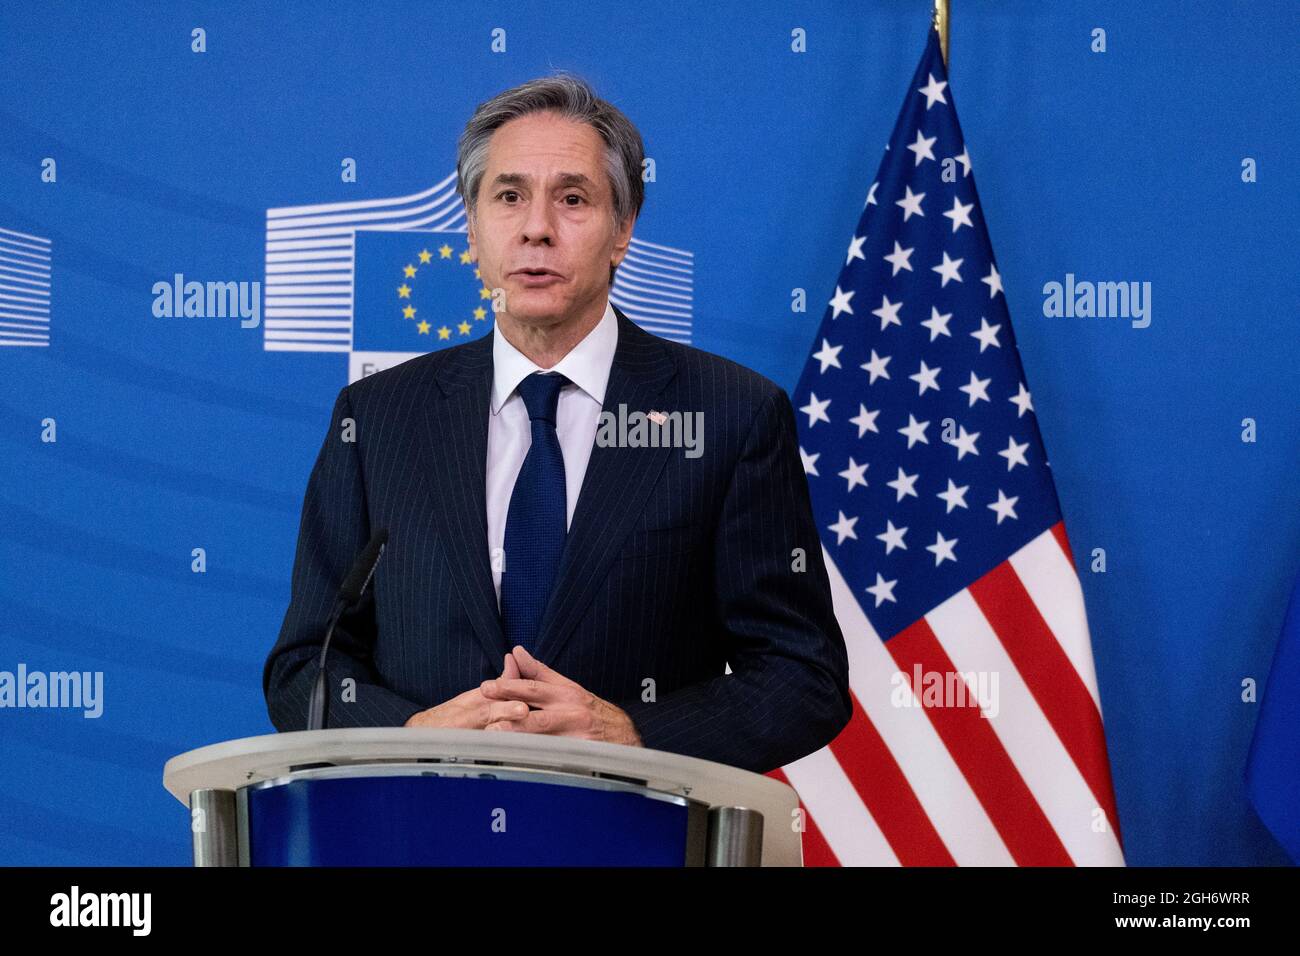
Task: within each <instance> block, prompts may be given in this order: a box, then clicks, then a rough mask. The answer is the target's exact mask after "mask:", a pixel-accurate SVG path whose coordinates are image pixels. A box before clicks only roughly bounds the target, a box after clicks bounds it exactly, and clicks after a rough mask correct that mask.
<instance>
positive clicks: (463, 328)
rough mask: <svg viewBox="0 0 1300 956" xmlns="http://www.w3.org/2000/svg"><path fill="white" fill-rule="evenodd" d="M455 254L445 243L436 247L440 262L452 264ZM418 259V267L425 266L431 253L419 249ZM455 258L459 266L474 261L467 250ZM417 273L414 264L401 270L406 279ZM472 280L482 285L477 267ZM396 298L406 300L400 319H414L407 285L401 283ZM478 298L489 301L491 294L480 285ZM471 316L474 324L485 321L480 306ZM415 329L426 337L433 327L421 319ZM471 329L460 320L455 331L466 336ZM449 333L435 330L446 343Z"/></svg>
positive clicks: (430, 259) (463, 250) (409, 288)
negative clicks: (458, 261) (457, 259)
mask: <svg viewBox="0 0 1300 956" xmlns="http://www.w3.org/2000/svg"><path fill="white" fill-rule="evenodd" d="M455 252H456V250H455V249H453V248H452V247H451V246H449V245H447V244H446V243H443V244H442V245H441V246H439V247H438V259H439V260H440V261H441V260H444V259H445V260H447V261H449V262H454V261H455V260H453V259H452V255H453V254H454V253H455ZM418 258H419V260H420V266H427V265H429V264H430V263H431V262H433V253H432V252H430V251H429V250H428V249H421V250H420V254H419V256H418ZM457 258H459V259H460V264H461V265H469V263H471V262H473V261H474V257H473V256H471V255H470V252H469V250H468V249H462V250H461V252H460V253H459V255H458V256H457ZM418 271H419V266H417V265H415V264H414V263H411V262H408V263H407V264H406V266H405V267H404V268H403V269H402V274H403V276H404V277H405V278H406V279H414V278H415V274H416V273H417V272H418ZM474 278H475V279H478V280H479V282H480V283H482V281H483V276H482V275H480V273H479V270H478V267H477V266H475V267H474ZM397 297H398V298H399V299H406V300H407V302H406V306H405V308H403V309H402V318H404V319H414V318H415V313H416V308H415V306H413V305H411V302H410V299H411V287H410V286H409V285H408V284H407V283H405V282H403V283H402V284H401V285H399V286H398V287H397ZM478 297H479V298H480V299H490V298H492V292H491V290H490V289H488V288H487V287H486V286H483V285H480V286H479V290H478ZM473 316H474V321H475V322H483V321H485V320H486V319H487V310H486V309H484V308H483V306H481V305H480V306H479V307H478V308H477V309H475V310H474V312H473ZM415 327H416V329H418V330H419V333H420V334H421V335H428V334H429V333H430V332H431V331H432V330H433V326H431V325H430V324H429V323H428V322H426V321H424V320H423V319H421V320H420V321H419V322H418V323H416V326H415ZM473 328H474V327H473V326H472V325H471V324H470V323H469V321H468V320H462V321H461V322H460V323H459V324H458V325H457V326H456V331H457V332H458V333H459V334H460V335H465V336H468V335H469V333H470V331H471V330H472V329H473ZM451 331H452V330H451V328H449V327H448V326H446V325H443V326H441V327H439V328H438V329H437V332H438V338H439V340H441V341H447V340H448V339H450V338H451Z"/></svg>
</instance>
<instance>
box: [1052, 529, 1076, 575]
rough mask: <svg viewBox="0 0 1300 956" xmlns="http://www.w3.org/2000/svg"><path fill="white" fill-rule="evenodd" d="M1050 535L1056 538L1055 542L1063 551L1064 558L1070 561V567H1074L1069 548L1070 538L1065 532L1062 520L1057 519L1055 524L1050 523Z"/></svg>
mask: <svg viewBox="0 0 1300 956" xmlns="http://www.w3.org/2000/svg"><path fill="white" fill-rule="evenodd" d="M1052 537H1054V538H1055V539H1056V543H1057V544H1059V545H1060V546H1061V550H1062V551H1064V552H1065V556H1066V558H1068V559H1069V561H1070V567H1074V566H1075V565H1074V552H1073V551H1071V550H1070V538H1069V536H1068V535H1067V534H1066V533H1065V522H1064V521H1058V522H1056V524H1054V525H1052Z"/></svg>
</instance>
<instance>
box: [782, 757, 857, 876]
mask: <svg viewBox="0 0 1300 956" xmlns="http://www.w3.org/2000/svg"><path fill="white" fill-rule="evenodd" d="M764 776H767V777H771V778H773V779H774V780H780V781H781V782H782V783H784V784H790V778H789V777H787V776H786V775H785V771H783V770H781V769H780V768H779V767H778V768H777V769H776V770H770V771H768V772H767V773H766V774H764ZM799 807H800V809H801V810H803V824H804V831H803V834H802V836H803V865H804V866H840V865H841V864H840V858H839V857H837V856H836V855H835V851H834V850H832V849H831V845H830V843H829V842H828V841H827V839H826V836H825V834H823V833H822V831H821V828H820V827H818V826H817V821H816V820H814V819H813V815H812V814H811V813H809V812H808V808H807V807H806V806H804V802H803V801H802V800H800V801H799Z"/></svg>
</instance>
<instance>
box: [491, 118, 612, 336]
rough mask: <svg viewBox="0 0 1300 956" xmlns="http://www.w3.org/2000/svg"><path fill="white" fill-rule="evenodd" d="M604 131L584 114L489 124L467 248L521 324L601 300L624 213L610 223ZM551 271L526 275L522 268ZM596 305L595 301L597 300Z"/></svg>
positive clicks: (564, 316)
mask: <svg viewBox="0 0 1300 956" xmlns="http://www.w3.org/2000/svg"><path fill="white" fill-rule="evenodd" d="M604 152H605V141H604V140H603V139H601V137H600V134H599V133H597V132H596V131H595V130H594V129H592V128H591V127H590V126H588V125H587V124H585V123H578V122H575V121H573V120H569V119H565V118H563V117H561V116H559V115H557V114H555V113H550V112H545V113H531V114H529V115H527V116H521V117H519V118H518V119H514V120H511V121H510V122H508V123H506V124H505V125H503V126H501V127H500V128H498V129H497V131H496V132H495V133H493V134H492V140H491V142H490V143H489V145H488V161H487V169H486V171H485V172H484V175H483V179H482V182H481V183H480V185H479V193H478V209H477V211H476V214H475V216H474V218H473V219H471V220H470V222H469V248H470V252H471V253H472V254H473V255H474V256H475V258H476V259H477V260H478V267H479V274H480V276H481V278H482V280H483V284H484V285H485V286H487V288H489V289H503V290H504V291H505V303H504V309H505V311H506V312H508V313H509V314H510V317H511V318H513V319H515V320H517V321H519V322H521V323H524V324H526V325H535V326H553V325H556V324H559V323H562V322H564V321H565V320H568V319H571V318H573V317H575V316H578V315H581V314H583V313H585V312H586V311H588V307H589V306H590V307H591V308H592V309H594V308H595V306H594V305H592V303H594V302H601V303H603V301H604V297H605V296H607V295H608V292H609V267H610V265H611V264H613V265H617V264H618V263H619V262H621V261H622V260H623V257H624V256H625V255H626V254H627V246H628V242H629V240H630V239H631V236H632V220H631V219H629V220H628V221H627V223H625V224H624V226H623V227H622V228H620V229H616V228H615V226H614V221H613V219H614V216H613V195H612V192H611V190H610V184H609V177H608V176H607V175H606V173H605V168H604V163H603V161H602V158H603V156H604ZM534 269H536V270H547V271H548V272H549V273H550V274H548V275H541V276H531V275H528V274H527V272H526V270H534ZM602 307H603V306H602Z"/></svg>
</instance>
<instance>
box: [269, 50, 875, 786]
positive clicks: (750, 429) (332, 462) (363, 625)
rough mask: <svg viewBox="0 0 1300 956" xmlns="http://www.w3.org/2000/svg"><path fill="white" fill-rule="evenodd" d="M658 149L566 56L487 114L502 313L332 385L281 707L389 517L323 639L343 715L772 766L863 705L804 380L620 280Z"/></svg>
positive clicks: (465, 167)
mask: <svg viewBox="0 0 1300 956" xmlns="http://www.w3.org/2000/svg"><path fill="white" fill-rule="evenodd" d="M643 158H644V153H643V147H642V142H641V137H640V135H639V134H638V133H637V131H636V129H635V127H634V126H632V124H631V123H630V122H629V121H628V120H627V118H626V117H625V116H624V115H623V114H622V113H621V112H620V111H618V110H617V109H616V108H615V107H613V106H611V105H610V104H609V103H606V102H605V101H603V100H600V99H598V98H597V97H595V96H594V94H593V93H592V91H591V90H590V88H589V87H588V86H587V85H586V84H585V83H583V82H582V81H581V80H580V79H577V78H576V77H570V76H565V75H560V76H556V77H548V78H545V79H541V80H534V81H532V82H530V83H526V84H524V85H523V86H520V87H517V88H515V89H513V90H508V91H506V92H505V93H502V94H500V95H498V96H497V97H494V98H493V99H492V100H489V101H488V102H486V103H484V104H481V105H480V106H479V107H478V109H477V110H476V112H475V114H474V117H473V118H472V119H471V120H470V122H469V124H468V125H467V127H466V130H465V133H464V135H463V136H462V138H461V141H460V147H459V159H458V163H457V172H458V189H459V191H460V194H461V198H462V200H463V201H464V203H465V208H466V215H467V218H468V227H469V228H468V231H469V235H468V242H469V248H470V252H471V254H472V255H473V256H474V258H475V261H476V262H477V264H478V267H479V275H480V278H481V279H482V281H483V284H484V288H485V289H488V290H489V292H490V293H491V295H492V297H493V307H494V311H495V313H496V314H495V325H494V328H493V331H492V332H491V333H489V334H488V335H487V336H484V337H482V338H479V339H477V340H474V341H472V342H468V343H465V344H462V345H457V346H454V347H451V348H447V349H444V350H442V351H436V352H432V353H430V354H428V355H425V356H423V357H421V358H418V359H414V360H412V361H409V362H405V363H403V364H401V365H398V366H396V367H394V368H391V369H388V370H386V371H383V372H380V373H378V374H375V375H372V376H370V377H368V378H365V379H362V380H361V381H358V382H356V383H355V384H353V385H350V386H349V387H347V388H345V389H343V390H342V392H341V393H340V394H339V397H338V400H337V402H336V403H335V406H334V412H333V416H332V420H331V424H330V428H329V432H328V434H327V435H326V438H325V442H324V444H323V446H322V448H321V451H320V455H319V457H318V458H317V461H316V465H315V468H314V469H313V471H312V474H311V478H310V481H309V483H308V487H307V492H306V497H305V500H304V503H303V513H302V524H301V528H300V533H299V541H298V552H297V557H296V560H295V563H294V569H293V581H292V598H291V601H290V604H289V608H288V611H287V613H286V614H285V619H284V625H283V627H282V629H281V631H280V635H279V639H278V641H277V642H276V644H275V647H274V648H273V649H272V651H271V653H270V655H269V657H268V658H267V661H266V666H265V669H264V674H263V684H264V690H265V693H266V700H267V708H268V710H269V713H270V716H271V720H272V722H273V723H274V724H275V726H276V727H277V728H278V729H279V730H282V731H284V730H300V729H303V728H304V727H305V725H306V718H307V710H308V698H309V695H310V691H311V687H312V684H313V682H314V681H315V678H316V666H315V662H316V659H317V657H318V656H319V653H320V646H321V640H322V638H323V633H324V630H325V627H326V619H327V617H328V615H329V612H330V609H331V606H332V604H333V602H334V599H335V595H336V593H337V591H338V588H339V585H340V582H341V581H342V579H343V577H344V576H345V575H346V574H347V571H348V568H349V566H350V565H351V564H352V562H353V560H354V559H355V557H356V555H357V554H358V553H359V552H360V551H361V550H362V548H363V547H364V546H365V544H366V542H367V540H368V539H369V538H370V536H371V535H372V533H373V532H374V531H376V530H377V529H381V528H382V529H387V531H388V533H389V539H388V547H387V550H386V552H385V553H384V556H383V559H382V561H381V562H380V564H379V567H378V570H377V572H376V574H375V576H374V580H373V589H372V591H371V592H370V594H369V596H368V597H367V599H366V600H365V601H364V603H363V604H362V605H361V606H360V607H359V608H357V609H356V610H355V611H353V612H351V613H349V614H347V615H345V616H344V617H343V618H342V620H341V621H340V622H339V626H338V628H337V629H336V630H335V632H334V639H333V643H332V644H331V647H330V658H329V666H328V672H327V673H328V687H329V692H330V707H329V726H331V727H349V726H404V725H405V726H413V727H414V726H428V727H459V728H478V729H487V730H497V731H506V732H512V733H549V734H565V735H573V736H580V737H585V738H588V739H597V740H605V741H611V742H615V743H623V744H629V745H634V746H645V747H651V748H654V749H658V750H667V751H672V752H676V753H681V754H687V755H690V756H695V757H702V758H705V759H709V760H716V761H720V762H723V763H727V764H732V765H734V766H738V767H744V768H746V769H750V770H755V771H759V772H766V771H768V770H772V769H774V768H776V767H780V766H782V765H784V764H787V763H790V762H792V761H794V760H796V759H798V758H800V757H802V756H805V755H806V754H809V753H811V752H813V751H815V750H817V749H819V748H820V747H822V746H825V745H826V744H827V743H829V742H830V741H831V740H832V739H833V738H834V737H835V735H836V734H837V733H838V732H839V731H840V730H841V729H842V728H843V727H844V725H845V724H846V723H847V722H848V720H849V714H850V709H851V704H850V697H849V690H848V662H847V654H846V650H845V646H844V638H843V636H842V634H841V633H840V629H839V626H838V625H837V623H836V620H835V615H834V612H833V609H832V604H831V593H830V585H829V582H828V578H827V574H826V568H825V564H824V562H823V559H822V552H821V542H820V537H819V535H818V532H817V528H816V526H815V524H814V521H813V515H812V508H811V504H810V501H809V494H808V487H807V482H806V480H805V478H804V473H803V468H802V464H801V459H800V456H799V450H798V442H797V434H796V429H795V420H794V412H793V409H792V407H791V403H790V399H789V397H788V395H787V394H786V393H785V392H784V391H783V390H782V389H781V388H780V387H779V386H777V385H776V384H774V383H773V382H771V381H770V380H769V379H767V378H764V377H763V376H761V375H759V374H757V373H755V372H753V371H751V370H749V369H746V368H744V367H743V366H740V365H738V364H736V363H734V362H731V361H728V360H727V359H724V358H721V357H719V356H716V355H711V354H709V353H707V352H703V351H700V350H698V349H694V348H691V347H688V346H685V345H681V344H678V343H675V342H671V341H669V340H667V339H663V338H660V337H657V336H654V335H652V334H650V333H648V332H646V331H645V330H643V329H641V328H640V327H638V326H637V325H636V324H634V323H633V322H632V321H631V320H629V319H628V318H627V316H626V315H624V314H623V313H622V312H621V311H620V310H618V309H617V308H615V307H614V306H613V305H612V304H611V303H610V302H609V289H610V286H611V284H612V282H613V276H614V270H615V269H616V268H617V266H618V265H619V263H620V262H621V261H622V260H623V258H624V256H625V255H626V253H627V248H628V244H629V242H630V240H631V235H632V226H633V223H634V221H635V219H636V216H637V214H638V213H639V212H640V208H641V202H642V199H643V196H644V186H643V183H642V180H641V169H642V163H643ZM638 418H639V419H640V422H641V425H642V426H644V427H639V428H633V429H631V430H629V429H628V428H627V427H626V426H627V425H628V424H629V423H630V422H632V421H633V420H635V419H638ZM647 423H653V424H647ZM692 425H697V426H699V427H696V428H692V427H690V426H692ZM656 428H658V429H659V431H658V432H657V434H658V435H659V436H660V439H655V440H653V441H651V440H649V437H648V436H649V434H650V433H651V432H655V430H656ZM661 439H662V440H661ZM674 444H676V445H677V446H678V447H673V445H674Z"/></svg>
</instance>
